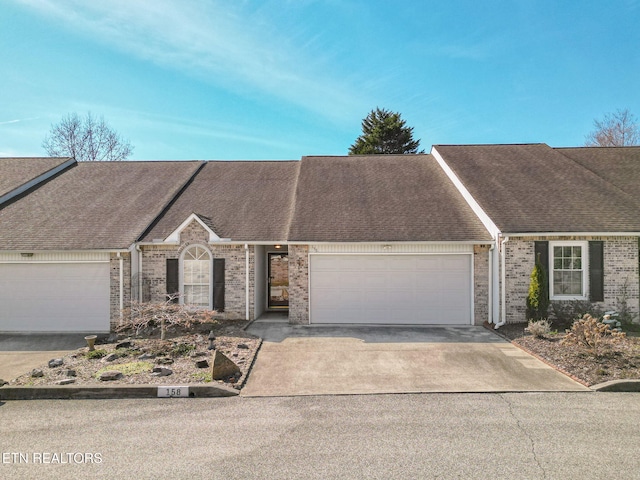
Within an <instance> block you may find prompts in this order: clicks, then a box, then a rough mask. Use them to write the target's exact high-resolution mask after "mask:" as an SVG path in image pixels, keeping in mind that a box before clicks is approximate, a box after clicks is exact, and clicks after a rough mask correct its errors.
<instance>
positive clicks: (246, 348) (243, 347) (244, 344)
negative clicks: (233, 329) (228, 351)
mask: <svg viewBox="0 0 640 480" xmlns="http://www.w3.org/2000/svg"><path fill="white" fill-rule="evenodd" d="M238 348H240V349H242V350H249V345H247V344H246V343H239V344H238Z"/></svg>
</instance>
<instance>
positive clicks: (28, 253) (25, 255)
mask: <svg viewBox="0 0 640 480" xmlns="http://www.w3.org/2000/svg"><path fill="white" fill-rule="evenodd" d="M20 256H21V257H33V252H22V253H21V254H20Z"/></svg>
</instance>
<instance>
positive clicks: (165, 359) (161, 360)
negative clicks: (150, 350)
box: [156, 357, 173, 365]
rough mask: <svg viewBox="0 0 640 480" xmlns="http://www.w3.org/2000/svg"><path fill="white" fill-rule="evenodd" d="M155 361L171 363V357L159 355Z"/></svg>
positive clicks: (163, 363)
mask: <svg viewBox="0 0 640 480" xmlns="http://www.w3.org/2000/svg"><path fill="white" fill-rule="evenodd" d="M156 363H157V364H158V365H171V364H172V363H173V358H170V357H160V358H157V359H156Z"/></svg>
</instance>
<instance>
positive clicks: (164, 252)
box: [0, 145, 640, 333]
mask: <svg viewBox="0 0 640 480" xmlns="http://www.w3.org/2000/svg"><path fill="white" fill-rule="evenodd" d="M634 162H635V163H634ZM639 165H640V149H633V148H631V149H585V148H577V149H552V148H550V147H548V146H546V145H486V146H435V147H434V149H433V150H432V153H431V154H428V155H425V154H423V155H407V156H402V155H384V156H349V157H303V158H302V160H300V161H250V162H249V161H237V162H216V161H210V162H111V163H82V164H77V163H76V162H75V161H73V160H69V159H0V172H1V175H0V331H50V332H53V331H87V332H94V333H95V332H101V331H108V330H110V329H111V328H113V326H114V325H116V324H117V323H118V322H119V321H120V315H121V308H122V307H123V306H125V305H126V304H127V303H128V302H129V301H130V300H131V299H134V300H140V301H152V302H158V301H163V300H165V299H166V295H167V294H171V293H179V294H180V297H179V300H178V301H180V302H186V303H189V304H192V305H196V306H199V307H202V308H212V309H215V310H216V311H217V312H218V315H220V316H222V317H225V318H230V319H239V320H252V319H255V318H258V317H260V316H261V315H262V314H263V313H265V312H268V311H280V312H282V313H283V314H284V315H287V317H288V319H289V322H290V323H293V324H310V323H311V324H341V323H342V324H353V323H367V324H376V323H377V324H398V325H405V324H433V325H436V324H437V325H441V324H449V325H471V324H475V325H479V324H482V323H484V322H485V321H490V322H493V323H496V324H500V323H502V322H518V321H525V320H526V319H525V318H524V305H525V302H524V299H525V297H526V292H527V289H528V285H529V275H530V273H531V270H532V268H533V262H534V260H535V257H536V253H540V254H541V256H546V257H544V258H545V263H546V264H547V265H549V271H550V272H551V274H550V277H551V278H552V279H553V282H552V286H551V288H552V298H556V299H564V300H569V299H571V298H590V299H592V300H593V301H599V302H601V303H602V305H603V306H606V307H608V308H615V307H616V302H618V300H619V297H620V295H621V290H622V289H624V290H625V294H626V298H627V301H628V304H629V306H630V308H631V309H632V310H634V311H636V312H637V311H638V284H639V279H638V238H639V237H640V233H639V232H640V217H639V216H638V211H639V210H638V207H639V203H640V202H639V200H638V199H639V198H640V191H638V189H639V187H638V186H637V185H638V182H634V181H633V179H634V178H638V176H639V175H638V174H639V173H640V168H639V167H638V166H639ZM565 264H566V265H567V267H570V268H560V267H564V265H565ZM501 285H505V287H506V288H504V289H501Z"/></svg>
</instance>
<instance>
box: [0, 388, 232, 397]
mask: <svg viewBox="0 0 640 480" xmlns="http://www.w3.org/2000/svg"><path fill="white" fill-rule="evenodd" d="M184 386H188V387H189V397H194V398H196V397H200V398H202V397H234V396H237V395H238V394H239V393H240V392H239V391H238V390H236V389H234V388H231V387H227V386H225V385H184ZM113 398H158V385H114V386H87V387H79V386H67V385H49V386H43V387H7V386H4V387H0V400H81V399H113Z"/></svg>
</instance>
